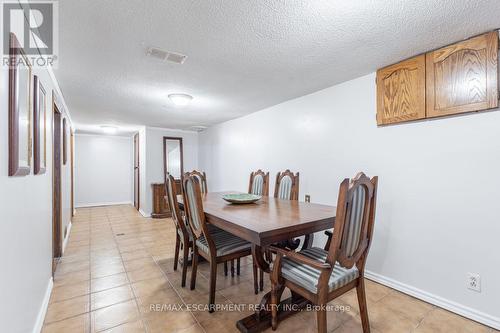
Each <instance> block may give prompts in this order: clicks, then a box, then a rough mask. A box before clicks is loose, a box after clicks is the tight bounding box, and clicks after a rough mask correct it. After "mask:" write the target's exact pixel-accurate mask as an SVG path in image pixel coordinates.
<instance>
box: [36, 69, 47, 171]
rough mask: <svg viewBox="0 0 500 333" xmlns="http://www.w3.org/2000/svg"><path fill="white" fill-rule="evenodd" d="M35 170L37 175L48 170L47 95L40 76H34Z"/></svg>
mask: <svg viewBox="0 0 500 333" xmlns="http://www.w3.org/2000/svg"><path fill="white" fill-rule="evenodd" d="M33 137H34V140H33V146H34V152H33V164H34V166H33V170H34V173H35V175H41V174H44V173H45V170H46V169H47V93H46V92H45V89H44V88H43V86H42V83H41V82H40V79H39V78H38V76H36V75H35V76H33Z"/></svg>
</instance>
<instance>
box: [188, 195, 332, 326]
mask: <svg viewBox="0 0 500 333" xmlns="http://www.w3.org/2000/svg"><path fill="white" fill-rule="evenodd" d="M229 193H239V192H234V191H231V192H211V193H206V194H202V202H203V210H204V212H205V217H206V221H207V222H208V223H210V224H213V225H215V226H217V227H218V228H220V229H223V230H225V231H227V232H230V233H232V234H234V235H236V236H238V237H240V238H243V239H244V240H247V241H248V242H250V243H252V254H253V258H254V260H255V261H256V263H257V265H258V266H259V268H260V269H262V270H263V271H264V272H267V273H270V262H269V260H270V259H271V258H269V256H266V255H265V252H266V247H267V246H269V245H271V244H286V245H287V246H289V247H294V246H295V247H297V246H298V245H299V243H298V240H297V239H295V238H296V237H300V236H305V237H304V239H303V241H302V243H303V244H302V248H307V247H310V246H311V245H312V240H313V236H312V235H313V233H315V232H318V231H323V230H326V229H331V228H333V226H334V223H335V214H336V210H337V209H336V207H334V206H327V205H321V204H314V203H307V202H299V201H295V200H281V199H277V198H273V197H262V199H261V200H259V201H257V202H255V203H252V204H230V203H228V202H226V201H225V200H224V199H223V198H222V197H223V195H224V194H229ZM178 201H179V205H180V206H181V208H183V198H182V196H181V195H179V196H178ZM270 299H271V297H270V293H267V294H265V295H264V297H263V298H262V301H261V303H260V305H259V306H258V307H257V309H258V310H256V311H255V313H254V314H252V315H250V316H248V317H245V318H243V319H241V320H239V321H238V322H237V323H236V325H237V328H238V329H239V330H240V332H245V333H253V332H261V331H263V330H265V329H267V328H269V327H270V326H271V311H270V310H271V309H270V306H268V305H269V302H270ZM280 304H282V305H287V306H282V307H281V308H286V309H288V310H281V311H280V312H279V314H278V316H279V318H280V320H283V319H284V318H286V317H288V316H290V315H292V314H294V313H296V312H297V311H296V310H297V309H300V308H303V307H304V306H305V305H306V304H307V301H306V300H305V299H303V298H302V297H301V296H299V295H297V294H293V293H292V297H290V298H288V299H286V300H283V301H281V303H280ZM290 309H294V310H293V311H291V310H290Z"/></svg>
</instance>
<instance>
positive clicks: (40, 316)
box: [33, 276, 54, 333]
mask: <svg viewBox="0 0 500 333" xmlns="http://www.w3.org/2000/svg"><path fill="white" fill-rule="evenodd" d="M53 287H54V281H53V280H52V276H51V277H50V279H49V284H48V285H47V289H46V290H45V296H44V297H43V302H42V306H41V307H40V311H38V316H37V318H36V322H35V327H33V333H40V332H41V331H42V327H43V321H44V320H45V315H46V314H47V308H48V307H49V301H50V294H51V293H52V288H53Z"/></svg>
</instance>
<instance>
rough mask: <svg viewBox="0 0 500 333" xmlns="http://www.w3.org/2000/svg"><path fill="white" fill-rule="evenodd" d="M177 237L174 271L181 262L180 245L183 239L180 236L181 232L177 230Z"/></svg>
mask: <svg viewBox="0 0 500 333" xmlns="http://www.w3.org/2000/svg"><path fill="white" fill-rule="evenodd" d="M176 236H177V237H175V255H174V271H176V270H177V264H178V262H179V247H180V246H181V244H180V243H181V239H180V237H179V234H178V233H177V232H176Z"/></svg>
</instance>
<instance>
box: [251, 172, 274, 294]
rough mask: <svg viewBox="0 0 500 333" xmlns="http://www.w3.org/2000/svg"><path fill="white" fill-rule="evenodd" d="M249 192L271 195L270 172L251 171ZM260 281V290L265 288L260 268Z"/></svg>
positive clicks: (268, 255) (256, 286)
mask: <svg viewBox="0 0 500 333" xmlns="http://www.w3.org/2000/svg"><path fill="white" fill-rule="evenodd" d="M248 193H250V194H256V195H262V196H268V195H269V172H264V171H262V170H261V169H259V170H257V171H253V172H251V173H250V182H249V184H248ZM266 256H267V258H270V256H271V254H270V253H266ZM258 271H259V274H260V275H259V276H260V279H259V281H260V282H259V283H260V290H261V291H262V290H264V271H263V270H261V269H259V270H258ZM254 283H255V286H254V287H255V289H256V290H257V288H259V286H258V285H257V281H254Z"/></svg>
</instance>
